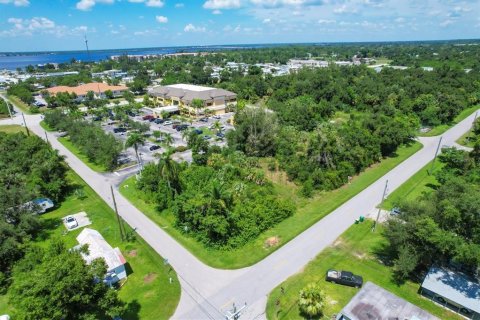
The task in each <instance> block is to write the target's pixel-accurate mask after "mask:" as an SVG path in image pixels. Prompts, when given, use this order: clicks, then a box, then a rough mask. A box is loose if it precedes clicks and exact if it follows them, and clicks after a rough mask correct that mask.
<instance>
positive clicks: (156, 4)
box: [145, 0, 165, 8]
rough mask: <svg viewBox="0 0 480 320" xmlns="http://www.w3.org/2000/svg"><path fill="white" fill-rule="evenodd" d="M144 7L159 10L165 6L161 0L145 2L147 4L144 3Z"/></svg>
mask: <svg viewBox="0 0 480 320" xmlns="http://www.w3.org/2000/svg"><path fill="white" fill-rule="evenodd" d="M145 5H146V6H147V7H155V8H161V7H163V6H164V5H165V3H164V2H163V1H162V0H147V2H145Z"/></svg>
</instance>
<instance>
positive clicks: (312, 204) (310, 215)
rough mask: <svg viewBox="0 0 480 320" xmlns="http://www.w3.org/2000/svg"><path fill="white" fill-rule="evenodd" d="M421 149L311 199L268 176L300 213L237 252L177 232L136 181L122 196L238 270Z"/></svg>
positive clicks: (216, 263)
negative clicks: (270, 241) (271, 240)
mask: <svg viewBox="0 0 480 320" xmlns="http://www.w3.org/2000/svg"><path fill="white" fill-rule="evenodd" d="M421 148H422V145H421V144H420V143H412V144H411V145H410V146H404V147H401V148H399V150H398V152H397V155H396V156H395V157H391V158H387V159H384V160H383V161H382V162H381V163H378V164H376V165H374V166H372V167H371V168H368V169H367V170H365V171H364V172H363V173H361V174H360V175H359V176H356V177H354V178H353V180H352V182H351V184H349V185H345V186H344V187H342V188H339V189H337V190H334V191H330V192H322V193H319V194H317V195H316V196H314V197H313V198H311V199H305V198H302V197H299V196H298V195H297V193H298V192H297V187H296V186H295V185H294V184H293V183H289V182H288V181H287V179H286V177H285V176H284V174H283V177H282V173H281V172H279V173H278V174H277V175H276V176H275V174H269V173H268V172H267V176H271V177H270V178H271V179H272V181H273V182H274V185H275V189H276V191H277V193H278V194H279V196H281V197H284V198H289V199H291V200H293V201H294V202H295V203H296V205H297V211H296V212H295V214H294V215H293V216H291V217H289V218H287V219H285V220H284V221H282V222H281V223H279V224H278V225H276V226H275V227H273V228H271V229H270V230H267V231H265V232H264V233H262V234H261V235H260V236H259V237H258V238H257V239H252V241H251V242H249V243H248V244H246V245H245V246H243V247H241V248H239V249H236V250H228V251H222V250H213V249H208V248H206V247H205V246H204V245H203V244H201V243H199V242H197V241H196V240H195V239H194V238H192V237H188V236H186V235H185V234H184V233H182V232H181V231H180V230H178V229H177V228H175V226H174V222H175V217H174V216H173V214H172V213H171V212H170V211H168V210H164V211H163V212H161V213H159V212H158V211H157V210H156V209H155V205H154V204H152V203H147V202H145V201H144V200H143V199H142V194H141V192H140V191H138V190H136V188H135V183H136V179H135V177H132V178H129V179H127V180H125V181H124V182H123V183H122V184H121V185H120V192H121V193H122V194H123V195H124V196H125V197H126V198H127V199H128V200H129V201H130V202H131V203H132V204H133V205H135V206H136V207H137V208H138V209H139V210H140V211H142V212H143V213H144V214H146V215H147V216H148V217H149V218H150V219H152V220H153V221H155V222H156V223H157V224H158V225H159V226H160V227H162V228H164V230H165V231H167V232H168V233H169V234H170V235H171V236H173V237H174V238H175V239H176V240H177V241H178V242H180V243H181V244H182V245H183V246H184V247H186V248H187V249H188V250H190V252H192V253H193V254H194V255H195V256H197V257H198V258H199V259H200V260H202V261H203V262H205V263H206V264H208V265H210V266H212V267H216V268H222V269H236V268H241V267H245V266H249V265H252V264H254V263H256V262H258V261H260V260H262V259H263V258H264V257H266V256H267V255H269V254H270V253H272V252H273V251H275V250H276V249H278V248H279V247H281V246H282V245H284V244H285V243H287V242H288V241H290V240H291V239H293V238H294V237H296V236H297V235H298V234H299V233H301V232H302V231H304V230H305V229H307V228H308V227H310V226H311V225H313V224H314V223H315V222H317V221H319V220H320V219H322V218H323V217H325V216H326V215H327V214H329V213H330V212H332V211H333V210H335V209H336V208H338V207H339V206H340V205H342V204H343V203H344V202H346V201H347V200H349V199H350V198H352V197H353V196H355V195H356V194H358V193H359V192H361V191H362V190H363V189H365V188H366V187H367V186H369V185H370V184H372V183H373V182H375V181H376V180H377V179H379V178H380V177H382V176H383V175H384V174H386V173H387V172H388V171H390V170H391V169H393V168H394V167H395V166H397V165H398V164H399V163H401V162H402V161H404V160H405V159H407V158H408V157H409V156H411V155H412V154H414V153H415V152H416V151H418V150H420V149H421ZM274 236H275V237H279V239H280V243H279V245H278V246H276V247H269V248H266V247H265V241H266V240H267V239H268V238H270V237H274Z"/></svg>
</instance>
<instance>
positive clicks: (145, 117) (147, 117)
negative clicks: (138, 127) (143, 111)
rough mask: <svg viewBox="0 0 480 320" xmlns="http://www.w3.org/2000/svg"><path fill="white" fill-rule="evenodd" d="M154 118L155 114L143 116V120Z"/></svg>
mask: <svg viewBox="0 0 480 320" xmlns="http://www.w3.org/2000/svg"><path fill="white" fill-rule="evenodd" d="M153 118H155V117H154V116H153V115H151V114H147V115H146V116H143V118H142V119H143V120H150V119H153Z"/></svg>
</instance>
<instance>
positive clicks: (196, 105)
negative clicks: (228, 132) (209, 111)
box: [190, 99, 205, 117]
mask: <svg viewBox="0 0 480 320" xmlns="http://www.w3.org/2000/svg"><path fill="white" fill-rule="evenodd" d="M190 106H191V107H192V108H193V109H194V110H195V116H197V117H198V113H199V110H201V109H203V108H204V107H205V105H204V103H203V100H202V99H193V100H192V102H191V103H190Z"/></svg>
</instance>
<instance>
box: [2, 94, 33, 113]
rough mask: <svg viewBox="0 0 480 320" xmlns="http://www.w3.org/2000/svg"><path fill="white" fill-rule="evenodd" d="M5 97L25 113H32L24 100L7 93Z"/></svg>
mask: <svg viewBox="0 0 480 320" xmlns="http://www.w3.org/2000/svg"><path fill="white" fill-rule="evenodd" d="M7 97H8V100H10V102H11V103H13V105H14V106H15V107H17V108H18V109H20V111H22V112H23V113H25V114H32V113H31V112H30V107H29V106H28V105H27V104H26V103H25V102H23V101H22V100H20V98H18V97H16V96H12V95H7Z"/></svg>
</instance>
